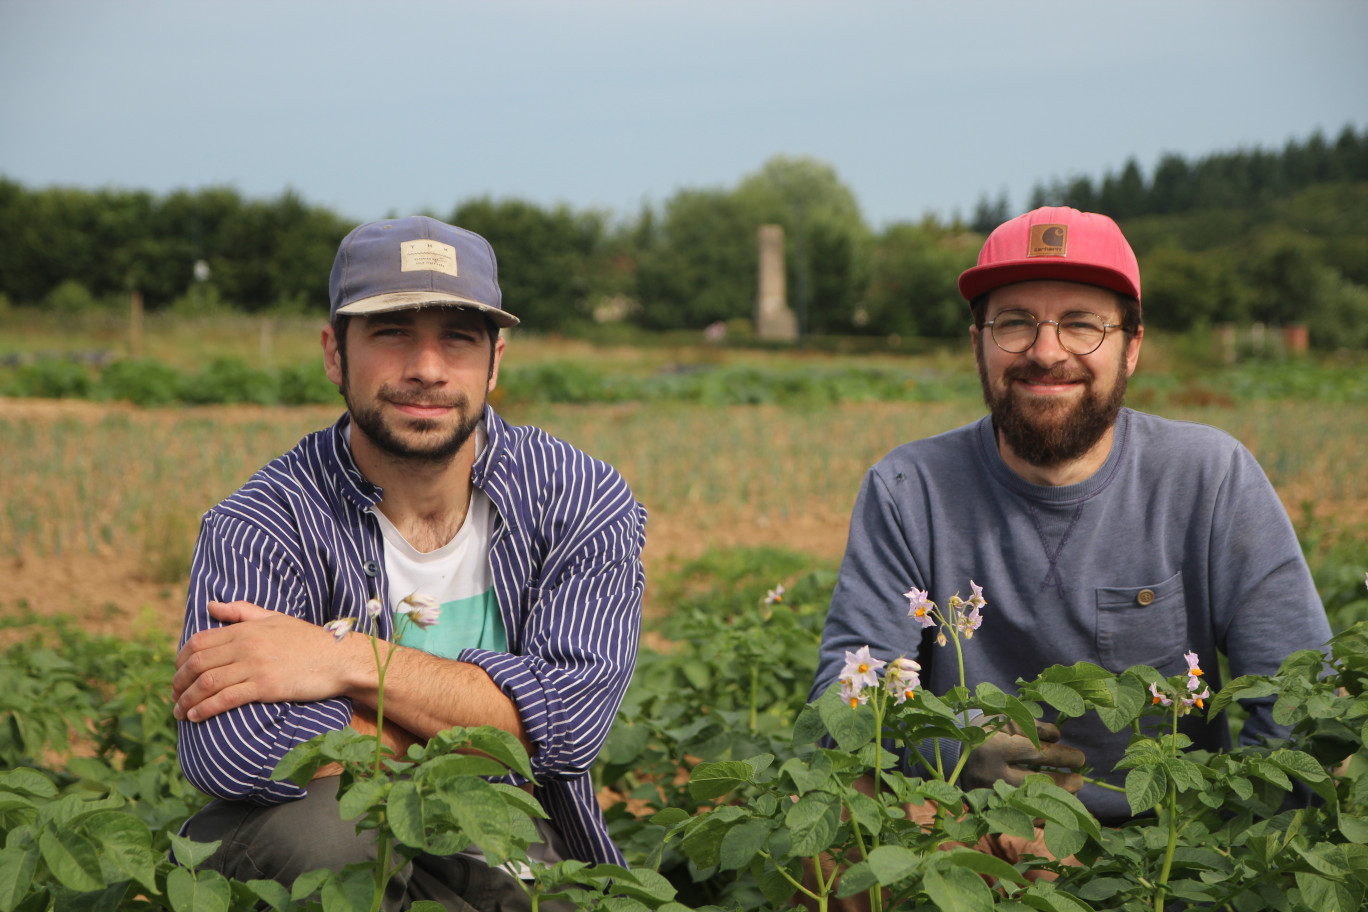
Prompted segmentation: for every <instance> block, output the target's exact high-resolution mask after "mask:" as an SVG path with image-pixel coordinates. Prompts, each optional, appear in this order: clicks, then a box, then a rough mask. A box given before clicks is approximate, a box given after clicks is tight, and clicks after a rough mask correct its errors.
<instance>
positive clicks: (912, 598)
mask: <svg viewBox="0 0 1368 912" xmlns="http://www.w3.org/2000/svg"><path fill="white" fill-rule="evenodd" d="M903 595H905V596H906V597H907V600H908V603H909V606H908V609H907V616H908V617H913V618H916V619H917V620H918V621H919V622H920V623H921V625H922V627H923V628H926V627H935V626H936V619H935V617H933V616H932V614H931V612H932V611H933V610H934V609H935V607H936V603H935V602H933V601H931V598H930V596H929V595H928V593H927V592H926V591H925V590H924V589H909V590H907V591H906V592H904V593H903Z"/></svg>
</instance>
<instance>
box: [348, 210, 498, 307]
mask: <svg viewBox="0 0 1368 912" xmlns="http://www.w3.org/2000/svg"><path fill="white" fill-rule="evenodd" d="M328 296H329V298H330V299H331V301H332V312H331V314H330V316H329V319H335V318H336V317H337V315H338V314H373V313H385V312H387V311H392V310H408V309H410V308H413V307H429V306H447V307H468V308H471V309H473V310H479V311H483V312H484V313H486V314H488V315H489V318H490V319H491V320H493V321H494V322H495V323H496V324H497V325H499V326H501V327H504V328H507V327H510V326H517V325H518V318H517V317H515V316H513V315H512V314H511V313H509V312H508V311H506V310H504V309H503V293H502V292H500V291H499V264H498V262H497V261H496V260H495V259H494V248H492V247H490V246H489V242H488V241H486V240H485V239H484V238H482V237H480V236H479V235H478V234H476V233H474V232H473V231H467V230H465V229H464V228H457V227H455V226H454V225H447V224H445V223H443V222H439V221H437V220H436V219H434V218H428V217H427V216H425V215H414V216H410V217H408V218H401V219H382V220H381V221H378V222H367V223H366V224H364V225H361V226H359V227H356V228H353V229H352V230H351V232H350V233H349V234H348V235H347V236H346V237H345V238H343V239H342V245H341V246H340V247H338V248H337V259H336V260H334V261H333V268H332V276H331V278H330V279H329V280H328Z"/></svg>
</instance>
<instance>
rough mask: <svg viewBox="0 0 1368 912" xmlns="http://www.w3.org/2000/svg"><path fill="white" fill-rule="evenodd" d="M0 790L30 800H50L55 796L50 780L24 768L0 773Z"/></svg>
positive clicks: (54, 789) (53, 786)
mask: <svg viewBox="0 0 1368 912" xmlns="http://www.w3.org/2000/svg"><path fill="white" fill-rule="evenodd" d="M0 790H4V791H7V792H14V793H15V794H18V795H27V796H28V797H30V798H52V797H54V796H55V795H56V794H57V786H55V785H53V784H52V780H51V779H49V778H48V777H47V776H44V775H43V774H42V773H40V772H38V771H37V770H34V769H30V768H28V767H26V766H21V767H17V768H15V769H12V770H6V771H5V772H3V773H0Z"/></svg>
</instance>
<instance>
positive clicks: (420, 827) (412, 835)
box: [385, 779, 427, 849]
mask: <svg viewBox="0 0 1368 912" xmlns="http://www.w3.org/2000/svg"><path fill="white" fill-rule="evenodd" d="M385 815H386V819H387V820H388V821H389V826H390V831H391V832H392V833H394V838H395V839H397V840H399V843H400V845H406V846H412V847H413V848H415V849H421V848H424V847H426V846H427V821H426V820H425V818H424V816H423V799H422V797H421V796H420V795H419V794H418V787H417V786H416V785H415V784H414V783H413V781H412V780H411V779H405V780H401V781H399V782H396V783H394V788H392V789H390V793H389V800H388V801H386V803H385Z"/></svg>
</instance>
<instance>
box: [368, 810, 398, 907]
mask: <svg viewBox="0 0 1368 912" xmlns="http://www.w3.org/2000/svg"><path fill="white" fill-rule="evenodd" d="M384 814H385V812H384V811H381V812H380V816H381V820H382V823H383V819H384ZM375 838H376V842H377V845H376V856H375V895H374V896H373V897H372V898H371V912H380V903H381V901H382V900H384V898H385V887H387V886H389V881H390V876H391V875H390V869H389V866H390V854H391V852H393V850H394V845H393V843H392V841H391V839H390V835H389V833H388V832H386V831H385V827H384V826H383V825H382V826H381V827H380V828H379V829H378V830H377V831H376V837H375Z"/></svg>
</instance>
